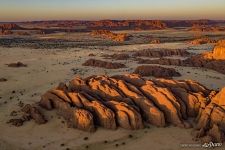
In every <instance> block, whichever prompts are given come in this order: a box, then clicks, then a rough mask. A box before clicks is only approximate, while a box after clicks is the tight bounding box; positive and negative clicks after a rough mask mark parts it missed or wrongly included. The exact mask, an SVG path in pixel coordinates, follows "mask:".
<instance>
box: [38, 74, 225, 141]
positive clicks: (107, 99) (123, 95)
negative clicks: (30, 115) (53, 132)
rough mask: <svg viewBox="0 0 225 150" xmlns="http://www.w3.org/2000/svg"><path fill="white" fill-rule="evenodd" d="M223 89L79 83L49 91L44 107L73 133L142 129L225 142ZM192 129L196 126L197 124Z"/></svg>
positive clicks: (125, 79)
mask: <svg viewBox="0 0 225 150" xmlns="http://www.w3.org/2000/svg"><path fill="white" fill-rule="evenodd" d="M224 100H225V89H223V90H221V91H220V92H219V93H217V92H216V91H212V90H209V89H207V88H205V87H204V86H203V85H201V84H199V83H197V82H195V81H192V80H178V81H176V80H170V79H154V80H146V79H144V78H141V77H140V76H139V75H137V74H128V75H116V76H112V77H108V76H91V77H87V78H85V79H81V78H79V77H76V78H74V79H72V80H71V81H70V82H69V83H67V84H65V83H60V84H59V86H58V87H56V88H53V89H51V90H49V91H47V92H46V93H45V94H44V95H43V96H42V98H41V101H40V105H41V106H42V107H43V108H45V109H47V110H52V109H56V110H57V111H58V113H59V115H61V116H63V117H64V118H65V119H66V120H67V123H68V124H69V126H70V127H74V128H78V129H81V130H84V131H94V129H95V127H97V126H102V127H104V128H107V129H113V130H114V129H116V127H118V126H120V127H122V128H125V129H131V130H135V129H141V128H143V127H144V123H149V124H153V125H155V126H159V127H164V126H166V125H168V124H172V125H174V126H179V127H184V128H190V127H192V125H191V123H190V121H188V118H190V117H194V118H196V128H195V131H196V138H197V139H199V138H200V139H202V140H204V139H205V136H207V137H210V139H213V141H215V142H220V141H224V132H225V130H224V127H225V122H224V119H223V118H224V116H225V107H224ZM193 123H194V122H193Z"/></svg>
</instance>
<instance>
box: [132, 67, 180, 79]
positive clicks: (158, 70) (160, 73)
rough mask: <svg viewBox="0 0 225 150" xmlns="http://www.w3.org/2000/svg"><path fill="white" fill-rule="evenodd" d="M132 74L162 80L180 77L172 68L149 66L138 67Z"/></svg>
mask: <svg viewBox="0 0 225 150" xmlns="http://www.w3.org/2000/svg"><path fill="white" fill-rule="evenodd" d="M134 73H135V74H139V75H141V76H154V77H163V78H171V77H178V76H181V74H180V73H179V72H177V71H176V70H175V69H173V68H165V67H161V66H151V65H143V66H138V67H137V68H136V69H135V71H134Z"/></svg>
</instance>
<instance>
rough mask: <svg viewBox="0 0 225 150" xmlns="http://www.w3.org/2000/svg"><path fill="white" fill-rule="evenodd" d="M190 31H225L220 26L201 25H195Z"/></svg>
mask: <svg viewBox="0 0 225 150" xmlns="http://www.w3.org/2000/svg"><path fill="white" fill-rule="evenodd" d="M190 31H197V32H217V31H225V28H224V27H219V26H209V25H199V24H194V25H193V26H192V28H191V29H190Z"/></svg>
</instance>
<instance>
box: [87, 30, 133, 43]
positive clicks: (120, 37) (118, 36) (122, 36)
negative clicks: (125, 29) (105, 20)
mask: <svg viewBox="0 0 225 150" xmlns="http://www.w3.org/2000/svg"><path fill="white" fill-rule="evenodd" d="M91 35H92V36H100V37H103V38H108V39H111V40H113V41H116V42H124V41H127V40H129V35H128V34H126V33H113V32H111V31H108V30H95V31H92V32H91Z"/></svg>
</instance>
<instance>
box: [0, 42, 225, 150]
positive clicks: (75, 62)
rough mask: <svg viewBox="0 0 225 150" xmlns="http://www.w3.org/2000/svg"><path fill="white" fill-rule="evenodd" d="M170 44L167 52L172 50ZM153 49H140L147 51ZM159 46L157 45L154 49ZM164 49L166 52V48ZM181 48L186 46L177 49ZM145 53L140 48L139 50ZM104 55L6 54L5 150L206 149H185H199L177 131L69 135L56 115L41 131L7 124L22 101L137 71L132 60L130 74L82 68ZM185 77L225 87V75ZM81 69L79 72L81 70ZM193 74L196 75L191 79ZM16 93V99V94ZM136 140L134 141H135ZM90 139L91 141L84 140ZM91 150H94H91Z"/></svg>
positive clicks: (0, 106) (1, 120) (2, 53)
mask: <svg viewBox="0 0 225 150" xmlns="http://www.w3.org/2000/svg"><path fill="white" fill-rule="evenodd" d="M168 45H171V44H167V45H166V46H167V47H169V46H168ZM146 46H149V45H146V44H145V45H139V47H146ZM152 46H153V45H152ZM161 46H165V45H164V44H162V45H161ZM171 46H172V47H174V46H181V44H173V45H171ZM131 47H133V48H135V47H134V46H121V47H119V46H118V47H109V48H108V49H109V50H106V51H104V53H107V54H110V53H114V52H115V51H117V50H125V49H128V50H129V49H132V48H131ZM136 49H139V48H136ZM101 52H102V50H98V49H95V50H93V49H92V50H91V49H87V48H86V49H81V48H74V49H69V50H40V49H39V50H37V49H23V48H0V58H1V59H0V70H1V71H0V78H1V77H4V78H6V79H8V81H7V82H0V97H1V98H0V112H1V113H0V149H1V150H17V149H18V150H20V149H26V150H27V149H29V150H31V149H32V150H33V149H34V150H41V149H46V150H51V149H54V150H58V149H59V150H65V149H67V148H69V149H72V150H82V149H91V150H112V149H118V150H122V149H123V150H137V149H141V150H149V149H153V150H179V149H200V148H182V147H181V144H182V143H186V144H187V143H196V142H194V141H193V140H192V136H191V131H192V129H181V128H177V127H172V126H170V127H166V128H156V127H153V126H150V128H145V129H142V130H138V131H129V130H125V129H121V128H119V129H117V130H116V131H111V130H105V129H102V128H99V129H98V130H97V131H96V132H95V133H86V132H83V131H79V130H76V129H69V128H67V127H66V125H65V123H63V122H62V121H63V120H62V119H61V118H59V117H57V116H56V112H54V111H51V112H48V113H47V114H46V117H47V119H48V123H47V124H44V125H36V124H35V123H34V122H33V121H30V122H26V123H25V124H24V125H23V126H22V127H14V126H10V125H9V124H6V122H7V120H8V119H9V118H10V112H11V111H13V110H18V109H19V106H18V103H19V101H22V102H24V103H25V104H27V103H35V102H38V101H39V100H40V96H41V94H43V93H44V92H45V91H47V90H48V89H50V88H52V87H53V86H56V85H57V84H58V83H59V82H65V81H68V80H70V79H72V77H74V76H75V75H74V71H72V70H71V69H73V68H74V70H75V72H77V75H80V76H82V77H85V76H89V75H93V74H108V75H113V74H122V73H129V72H132V71H133V70H134V68H135V67H136V66H137V64H136V62H133V61H131V60H124V61H121V62H123V63H125V64H126V65H127V66H128V68H124V69H117V70H105V69H101V68H93V67H83V66H81V64H82V63H83V62H84V61H85V60H86V59H88V58H90V56H88V55H89V54H90V53H94V54H97V56H96V57H95V58H100V57H99V56H100V55H101ZM17 61H21V62H23V63H25V64H27V65H28V67H25V68H9V67H7V66H6V65H5V64H7V63H12V62H17ZM176 68H177V69H178V70H179V71H180V72H181V74H182V77H179V78H176V79H193V80H197V81H199V82H200V83H203V84H204V85H205V86H207V87H208V88H215V89H217V88H221V87H223V86H225V75H223V74H220V73H217V72H215V71H211V70H205V69H196V68H184V67H176ZM76 69H78V70H76ZM187 72H190V73H187ZM13 90H15V93H12V91H13ZM129 135H132V137H129ZM84 137H88V140H84ZM117 144H118V146H116V145H117ZM87 146H88V148H87ZM224 148H225V147H223V148H221V149H224Z"/></svg>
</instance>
